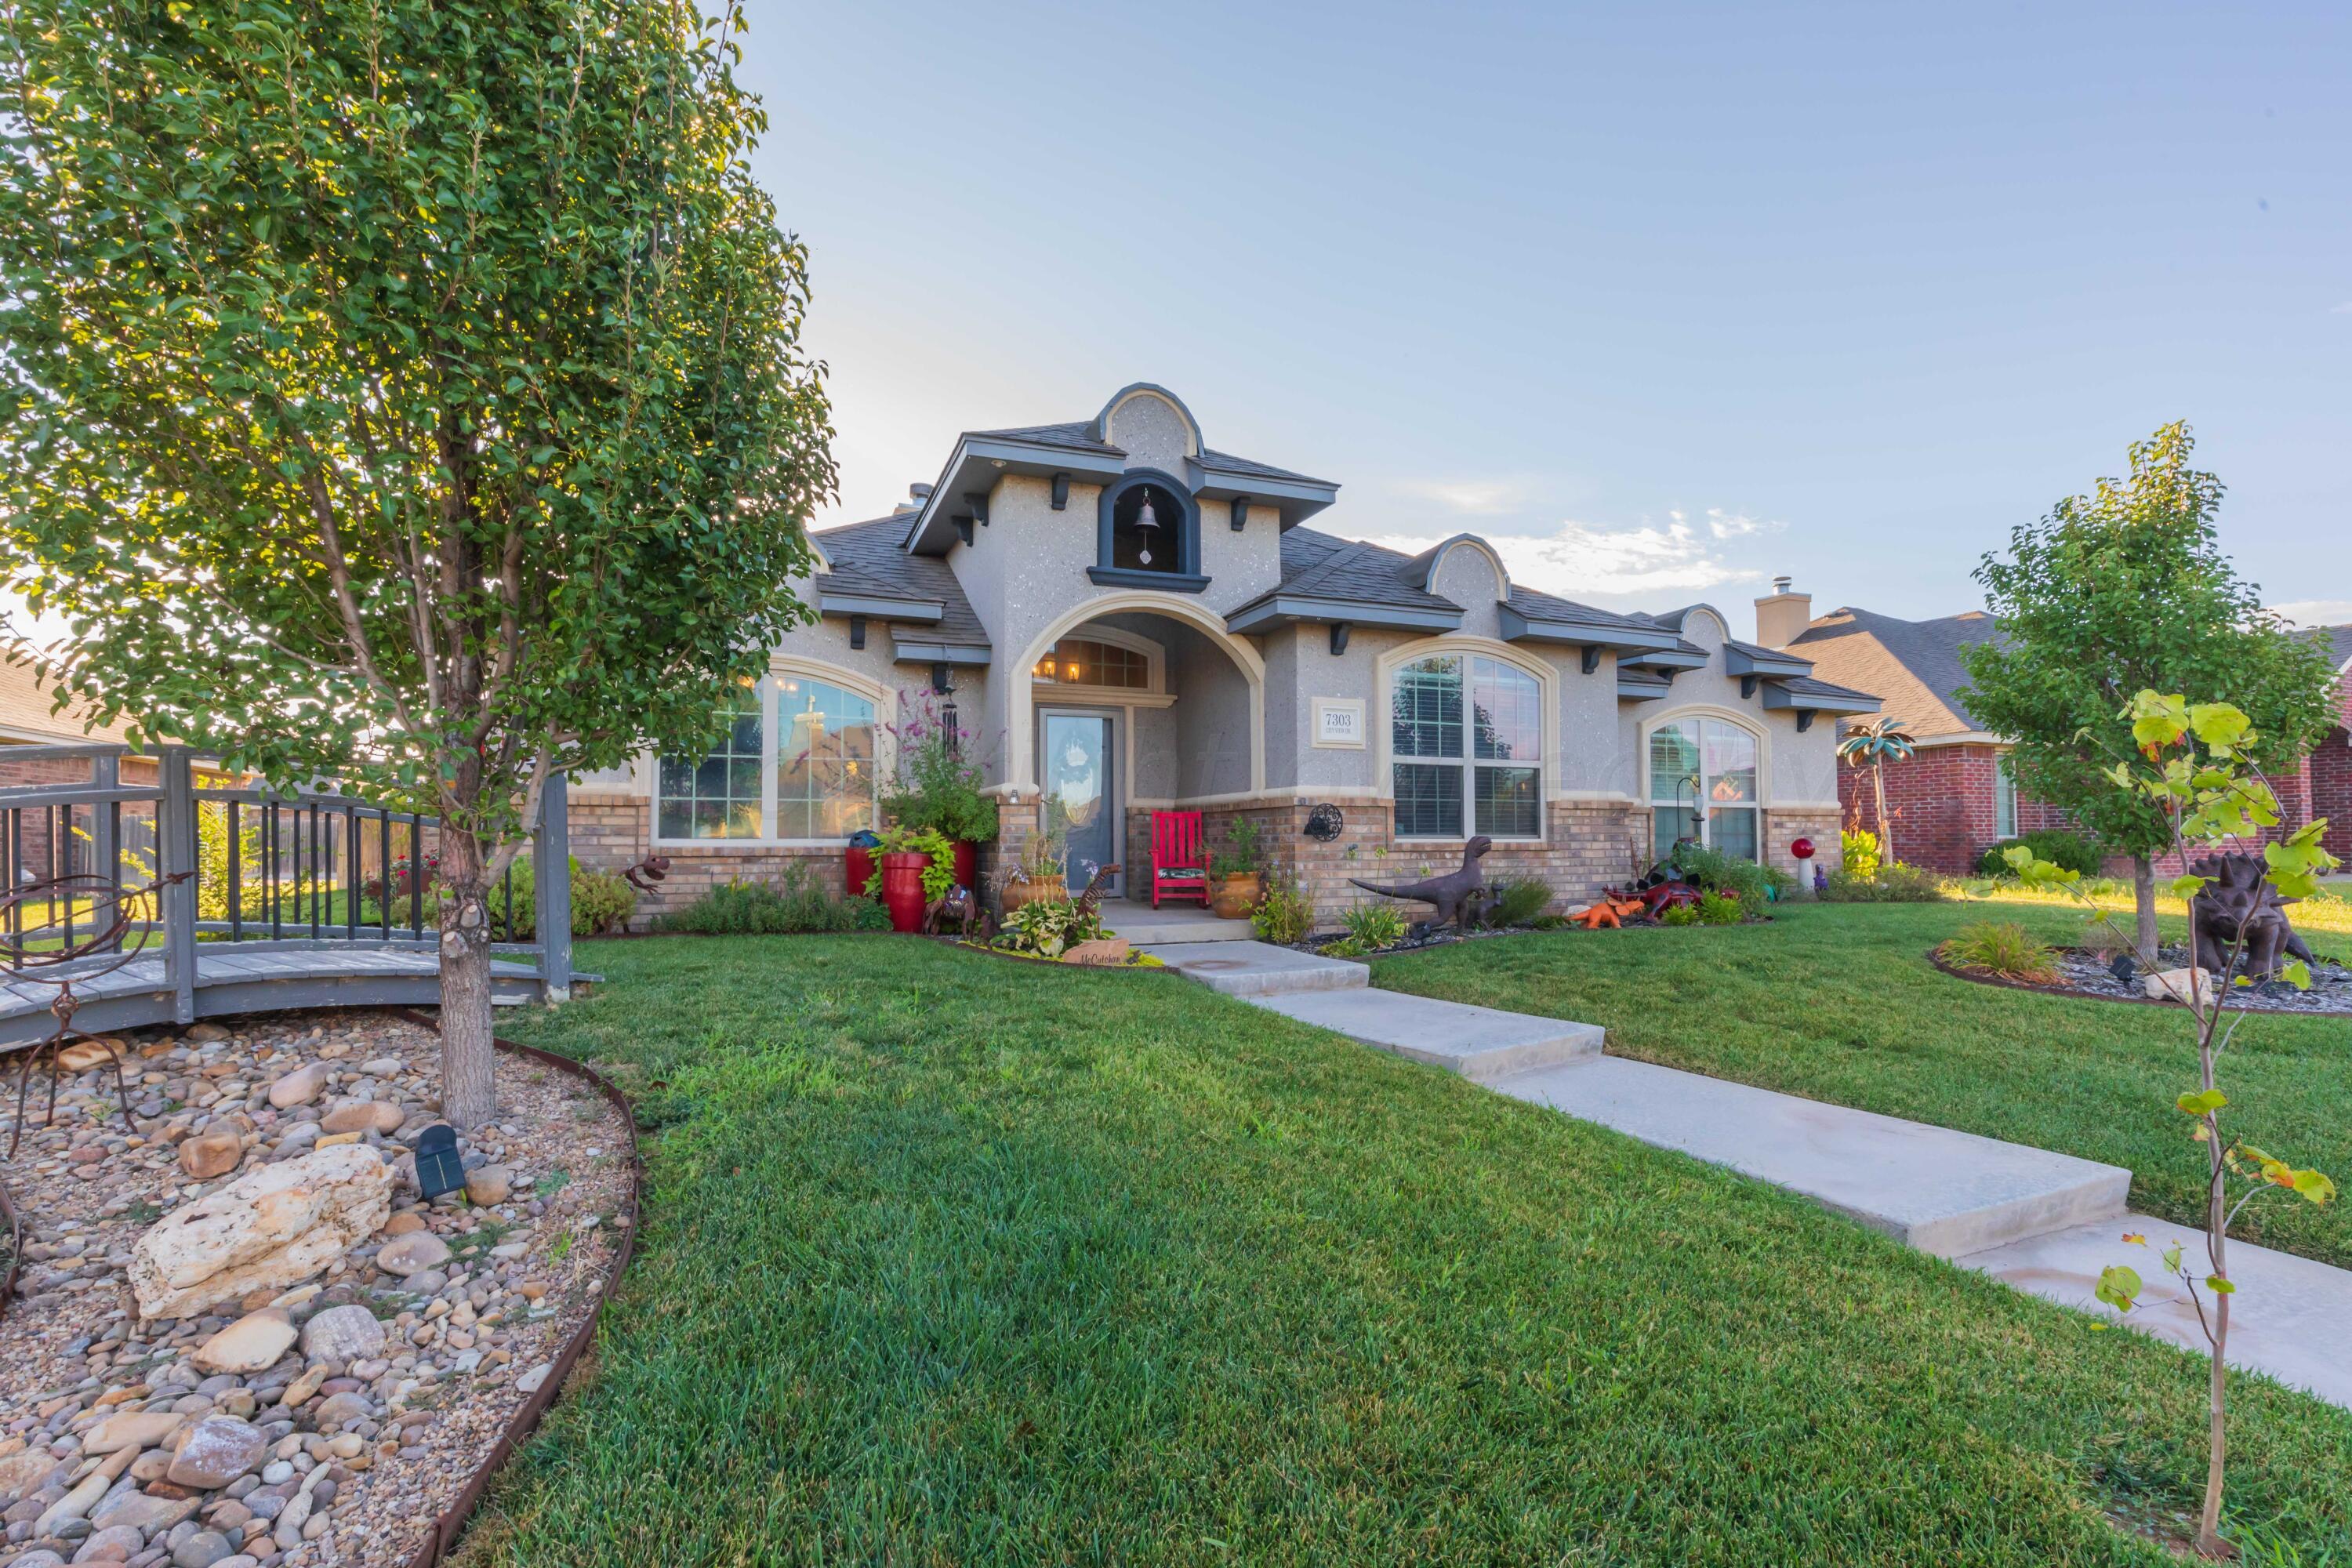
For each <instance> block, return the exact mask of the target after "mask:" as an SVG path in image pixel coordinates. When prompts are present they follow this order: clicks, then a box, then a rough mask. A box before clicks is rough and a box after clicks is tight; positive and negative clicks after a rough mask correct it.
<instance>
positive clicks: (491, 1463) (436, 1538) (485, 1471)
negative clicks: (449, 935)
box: [390, 1007, 646, 1568]
mask: <svg viewBox="0 0 2352 1568" xmlns="http://www.w3.org/2000/svg"><path fill="white" fill-rule="evenodd" d="M390 1011H391V1013H392V1015H393V1016H394V1017H396V1018H403V1019H405V1020H407V1021H408V1022H409V1023H412V1024H415V1025H419V1026H423V1027H425V1028H428V1029H430V1030H432V1031H433V1032H434V1033H435V1034H436V1035H437V1034H439V1033H440V1032H441V1025H440V1021H439V1020H438V1019H436V1018H434V1017H432V1016H429V1015H426V1014H424V1013H420V1012H416V1011H415V1010H414V1009H411V1008H407V1007H394V1008H392V1009H390ZM491 1042H492V1044H494V1045H496V1046H497V1047H498V1048H499V1049H500V1050H502V1051H507V1052H509V1053H511V1054H512V1055H515V1056H519V1057H522V1058H526V1059H528V1060H530V1061H535V1062H541V1063H543V1064H545V1065H546V1066H548V1067H551V1068H556V1069H558V1070H559V1071H562V1072H568V1073H571V1074H572V1075H574V1076H575V1077H579V1078H583V1079H587V1080H588V1081H589V1082H590V1083H592V1084H593V1085H595V1086H596V1089H597V1090H598V1091H599V1092H600V1093H602V1094H603V1095H604V1098H605V1099H606V1100H610V1101H611V1102H612V1104H613V1108H614V1110H618V1111H619V1112H620V1113H621V1125H622V1128H623V1130H624V1131H625V1132H626V1133H627V1135H628V1140H629V1195H628V1200H627V1203H628V1207H627V1210H626V1214H627V1223H626V1224H625V1225H616V1226H615V1228H617V1229H618V1230H619V1231H620V1232H621V1242H620V1246H619V1247H618V1248H617V1249H616V1250H615V1252H614V1257H613V1269H612V1272H611V1273H610V1274H608V1275H606V1276H605V1278H604V1283H603V1285H602V1286H600V1287H599V1288H598V1289H597V1291H596V1305H595V1306H594V1307H593V1309H591V1310H590V1311H589V1313H588V1316H587V1317H586V1318H584V1319H583V1320H582V1321H581V1323H580V1326H579V1327H578V1328H577V1329H574V1330H573V1331H572V1337H571V1338H570V1339H569V1340H567V1341H565V1342H564V1344H563V1348H562V1350H560V1351H558V1352H556V1355H555V1359H554V1360H553V1361H551V1362H550V1363H548V1369H547V1378H546V1381H544V1382H542V1383H541V1384H540V1385H539V1387H538V1388H537V1389H536V1390H534V1391H533V1392H532V1393H531V1394H529V1395H528V1396H526V1397H525V1398H524V1400H523V1402H522V1405H521V1407H520V1409H518V1410H517V1411H516V1412H515V1413H514V1414H513V1415H510V1416H509V1417H508V1418H507V1424H506V1429H505V1430H504V1431H502V1432H500V1433H499V1440H498V1442H497V1443H495V1444H493V1445H492V1446H491V1447H490V1451H489V1454H488V1457H487V1458H484V1459H483V1461H482V1462H481V1463H480V1464H479V1465H478V1466H476V1467H475V1469H474V1473H473V1474H472V1476H470V1477H469V1478H467V1481H466V1484H465V1486H464V1487H462V1488H460V1489H459V1490H458V1492H457V1500H456V1501H454V1502H452V1503H451V1504H450V1505H449V1506H448V1508H447V1509H446V1510H443V1511H442V1513H441V1515H440V1517H439V1518H437V1519H436V1520H435V1521H433V1527H432V1533H431V1534H430V1535H429V1536H427V1537H426V1538H425V1543H424V1544H423V1545H422V1546H420V1547H418V1548H417V1549H416V1552H415V1554H414V1555H412V1556H411V1557H410V1558H409V1559H408V1565H407V1568H436V1564H438V1563H440V1562H441V1561H442V1560H443V1559H444V1558H445V1557H446V1555H447V1554H448V1552H449V1551H450V1549H451V1548H453V1547H455V1546H456V1545H457V1538H458V1537H459V1536H460V1535H462V1534H464V1533H465V1529H466V1523H467V1521H468V1520H469V1519H471V1518H472V1517H473V1514H474V1510H475V1509H476V1508H477V1507H478V1506H479V1504H480V1503H481V1500H482V1494H483V1493H484V1492H485V1491H487V1490H488V1489H489V1484H490V1481H491V1479H492V1478H494V1477H495V1476H496V1475H497V1474H498V1473H499V1470H500V1469H502V1468H505V1465H506V1462H507V1461H508V1460H509V1458H513V1457H514V1453H515V1450H516V1449H518V1448H520V1447H522V1445H523V1442H524V1440H525V1439H527V1438H528V1437H530V1435H531V1433H532V1431H533V1430H534V1429H535V1428H537V1426H539V1420H540V1417H541V1416H542V1415H545V1414H547V1408H548V1406H549V1405H553V1404H554V1403H555V1401H556V1398H557V1396H558V1395H559V1394H562V1392H563V1384H564V1383H565V1381H566V1380H567V1379H569V1378H570V1377H571V1375H572V1368H573V1367H574V1366H576V1365H578V1364H579V1361H580V1358H581V1357H582V1356H583V1355H584V1354H586V1353H587V1351H588V1348H589V1346H590V1345H592V1344H593V1343H594V1342H595V1340H596V1324H597V1321H598V1320H600V1319H601V1318H602V1317H603V1316H604V1305H605V1303H606V1302H608V1301H610V1300H612V1299H613V1289H614V1286H616V1285H617V1284H619V1283H620V1279H621V1276H622V1275H623V1274H624V1273H625V1272H626V1271H627V1269H628V1267H629V1259H630V1258H633V1257H635V1254H636V1249H637V1216H638V1209H639V1206H640V1205H641V1204H642V1202H643V1201H644V1197H645V1189H646V1165H645V1157H644V1155H643V1154H642V1152H640V1151H639V1150H638V1148H637V1122H636V1117H635V1113H634V1112H633V1111H632V1110H630V1109H629V1101H628V1097H627V1096H625V1095H624V1094H623V1093H622V1092H621V1091H620V1089H617V1088H615V1087H614V1084H613V1081H612V1080H611V1079H608V1078H606V1077H605V1076H604V1074H602V1073H600V1072H598V1071H597V1070H596V1069H595V1068H592V1067H590V1066H589V1065H588V1064H587V1063H585V1062H580V1061H574V1060H572V1058H570V1057H565V1056H558V1055H557V1054H556V1053H555V1052H553V1051H547V1050H541V1048H540V1047H537V1046H526V1045H522V1044H520V1043H519V1042H517V1041H514V1040H509V1039H506V1038H503V1037H499V1036H492V1037H491Z"/></svg>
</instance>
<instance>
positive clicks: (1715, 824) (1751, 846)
mask: <svg viewBox="0 0 2352 1568" xmlns="http://www.w3.org/2000/svg"><path fill="white" fill-rule="evenodd" d="M1706 837H1707V841H1708V843H1709V844H1711V845H1712V846H1713V847H1715V848H1717V849H1719V850H1721V851H1723V853H1725V854H1726V855H1736V856H1738V858H1740V859H1742V860H1753V859H1755V858H1756V808H1755V807H1754V806H1751V805H1718V806H1715V807H1713V808H1711V809H1710V810H1709V811H1708V812H1707V814H1706Z"/></svg>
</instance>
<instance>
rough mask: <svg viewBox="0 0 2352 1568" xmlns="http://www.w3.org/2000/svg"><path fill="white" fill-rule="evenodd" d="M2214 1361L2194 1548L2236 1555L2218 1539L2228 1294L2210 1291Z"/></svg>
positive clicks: (2208, 1390) (2207, 1553) (2218, 1554)
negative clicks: (2202, 1506)
mask: <svg viewBox="0 0 2352 1568" xmlns="http://www.w3.org/2000/svg"><path fill="white" fill-rule="evenodd" d="M2212 1341H2213V1364H2212V1366H2211V1368H2210V1373H2209V1375H2210V1381H2209V1382H2208V1383H2207V1384H2206V1394H2205V1418H2206V1421H2207V1423H2208V1431H2207V1434H2206V1436H2207V1444H2206V1450H2205V1509H2204V1511H2203V1513H2202V1514H2201V1515H2200V1517H2199V1519H2198V1521H2197V1552H2198V1555H2200V1556H2201V1557H2235V1556H2236V1555H2237V1554H2238V1553H2237V1550H2236V1549H2235V1548H2234V1547H2232V1546H2231V1544H2230V1543H2229V1542H2226V1541H2224V1540H2222V1539H2221V1466H2222V1461H2223V1459H2224V1458H2226V1457H2227V1455H2228V1453H2229V1437H2228V1435H2227V1433H2226V1432H2225V1431H2224V1429H2223V1427H2222V1424H2221V1415H2222V1411H2223V1408H2224V1406H2223V1404H2222V1402H2223V1400H2224V1399H2225V1398H2227V1397H2228V1394H2229V1383H2228V1378H2229V1372H2230V1369H2229V1367H2228V1366H2227V1365H2226V1364H2225V1363H2223V1362H2222V1359H2221V1356H2222V1352H2224V1351H2225V1350H2227V1349H2228V1348H2229V1344H2230V1297H2229V1293H2228V1292H2227V1291H2221V1290H2217V1291H2215V1292H2214V1293H2213V1334H2212Z"/></svg>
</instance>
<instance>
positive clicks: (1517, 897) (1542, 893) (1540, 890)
mask: <svg viewBox="0 0 2352 1568" xmlns="http://www.w3.org/2000/svg"><path fill="white" fill-rule="evenodd" d="M1550 904H1551V884H1550V883H1549V882H1547V881H1544V880H1543V879H1540V878H1537V877H1523V878H1520V879H1517V880H1516V881H1510V882H1506V883H1504V884H1503V885H1502V886H1501V887H1500V888H1498V889H1496V890H1495V908H1494V910H1493V912H1492V913H1491V914H1490V915H1489V916H1488V917H1487V918H1488V921H1489V923H1491V924H1494V925H1498V926H1523V925H1532V924H1534V923H1535V921H1536V918H1537V917H1538V915H1540V914H1542V913H1543V912H1544V910H1546V909H1547V908H1549V906H1550Z"/></svg>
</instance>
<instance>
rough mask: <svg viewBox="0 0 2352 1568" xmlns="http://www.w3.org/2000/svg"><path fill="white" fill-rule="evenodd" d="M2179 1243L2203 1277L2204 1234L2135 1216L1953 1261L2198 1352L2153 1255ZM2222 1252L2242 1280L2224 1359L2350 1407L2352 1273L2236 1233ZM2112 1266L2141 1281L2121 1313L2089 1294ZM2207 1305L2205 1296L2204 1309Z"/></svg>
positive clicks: (2187, 1310) (2185, 1302) (2193, 1330)
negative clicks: (2140, 1240)
mask: <svg viewBox="0 0 2352 1568" xmlns="http://www.w3.org/2000/svg"><path fill="white" fill-rule="evenodd" d="M2126 1231H2132V1232H2135V1233H2137V1234H2138V1235H2141V1236H2145V1237H2147V1246H2146V1247H2134V1246H2132V1245H2131V1244H2130V1243H2129V1242H2126V1241H2125V1240H2124V1239H2123V1236H2124V1233H2125V1232H2126ZM2175 1241H2179V1242H2183V1243H2185V1244H2186V1250H2187V1255H2188V1257H2189V1259H2190V1260H2191V1261H2192V1262H2193V1263H2194V1264H2195V1265H2196V1270H2195V1272H2196V1273H2197V1275H2198V1276H2199V1277H2200V1279H2201V1278H2202V1277H2203V1276H2204V1274H2205V1272H2206V1269H2205V1243H2204V1237H2203V1233H2202V1232H2200V1231H2196V1230H2192V1229H2190V1228H2189V1227H2188V1226H2179V1225H2174V1224H2172V1223H2170V1222H2169V1221H2167V1220H2160V1219H2150V1218H2149V1217H2148V1216H2147V1215H2139V1214H2126V1215H2117V1216H2116V1217H2115V1218H2113V1219H2105V1220H2099V1221H2096V1222H2094V1223H2092V1224H2088V1225H2078V1226H2068V1227H2067V1228H2066V1229H2064V1230H2058V1231H2051V1232H2048V1233H2047V1234H2044V1235H2042V1236H2036V1237H2029V1238H2027V1239H2025V1240H2022V1241H2012V1242H2010V1243H2009V1244H2008V1245H2006V1246H2002V1247H1990V1248H1988V1249H1987V1250H1985V1251H1982V1252H1970V1253H1966V1254H1963V1255H1962V1256H1960V1257H1959V1258H1955V1259H1953V1261H1954V1262H1956V1263H1958V1264H1959V1265H1960V1266H1961V1267H1962V1268H1977V1269H1981V1270H1983V1271H1984V1272H1985V1273H1987V1274H1990V1275H1991V1276H1992V1277H1993V1278H1994V1279H1998V1280H2000V1282H2001V1283H2003V1284H2005V1285H2008V1286H2010V1287H2011V1288H2012V1289H2019V1290H2030V1291H2032V1293H2033V1294H2034V1295H2036V1296H2041V1297H2043V1298H2045V1299H2047V1300H2053V1301H2056V1302H2058V1303H2060V1304H2061V1305H2063V1306H2068V1307H2074V1308H2077V1309H2079V1310H2083V1311H2085V1312H2091V1313H2095V1314H2096V1315H2097V1316H2099V1317H2102V1318H2105V1319H2106V1320H2107V1321H2110V1322H2115V1321H2120V1322H2122V1323H2123V1324H2124V1325H2125V1326H2126V1328H2134V1329H2137V1330H2138V1331H2140V1332H2142V1333H2145V1334H2153V1335H2155V1336H2156V1337H2157V1338H2158V1339H2160V1340H2165V1341H2168V1342H2171V1343H2173V1344H2176V1345H2179V1346H2182V1347H2183V1348H2185V1349H2188V1350H2192V1351H2198V1352H2204V1351H2205V1350H2206V1349H2207V1348H2208V1347H2207V1345H2206V1343H2205V1335H2204V1332H2203V1331H2201V1330H2200V1329H2199V1327H2198V1326H2197V1309H2196V1308H2195V1307H2194V1306H2192V1305H2191V1304H2190V1302H2189V1292H2188V1291H2187V1289H2185V1288H2183V1287H2182V1285H2181V1283H2180V1281H2179V1280H2178V1279H2173V1278H2172V1277H2171V1276H2170V1275H2168V1274H2166V1273H2165V1272H2164V1271H2163V1265H2162V1264H2161V1263H2160V1262H2159V1261H2158V1259H2159V1258H2160V1257H2161V1255H2162V1253H2163V1251H2164V1249H2165V1248H2166V1247H2169V1246H2170V1245H2171V1244H2172V1243H2173V1242H2175ZM2228 1256H2229V1261H2230V1278H2231V1279H2233V1280H2234V1281H2236V1283H2237V1286H2238V1292H2237V1294H2236V1295H2234V1296H2232V1297H2231V1298H2230V1364H2231V1366H2234V1367H2242V1368H2243V1369H2245V1370H2246V1371H2248V1372H2259V1373H2266V1374H2268V1375H2269V1376H2272V1377H2274V1378H2277V1379H2278V1380H2279V1381H2280V1382H2281V1383H2284V1384H2287V1385H2288V1386H2289V1387H2292V1388H2301V1389H2305V1390H2307V1391H2309V1392H2310V1393H2313V1394H2317V1395H2318V1396H2319V1397H2320V1398H2322V1399H2325V1400H2326V1401H2327V1402H2328V1403H2329V1404H2331V1405H2345V1406H2347V1407H2352V1356H2347V1355H2346V1354H2345V1353H2344V1346H2345V1344H2346V1343H2347V1342H2352V1271H2347V1270H2346V1269H2342V1268H2334V1267H2332V1266H2330V1265H2328V1264H2325V1263H2315V1262H2314V1261H2313V1260H2312V1259H2310V1258H2297V1257H2295V1256H2294V1254H2293V1253H2288V1252H2276V1251H2273V1250H2272V1249H2271V1248H2269V1247H2256V1246H2254V1245H2253V1244H2252V1242H2246V1241H2239V1240H2236V1239H2234V1238H2233V1239H2232V1240H2231V1243H2230V1251H2229V1254H2228ZM2111 1263H2126V1264H2129V1265H2130V1266H2131V1267H2132V1268H2136V1269H2137V1270H2138V1271H2139V1277H2140V1279H2141V1280H2142V1281H2143V1282H2144V1288H2143V1289H2142V1290H2141V1292H2140V1298H2139V1303H2140V1304H2139V1305H2138V1306H2137V1307H2135V1308H2133V1309H2132V1310H2131V1311H2130V1312H2129V1313H2127V1314H2118V1313H2117V1312H2116V1310H2115V1309H2114V1308H2113V1307H2109V1306H2107V1305H2105V1303H2103V1302H2101V1301H2100V1300H2098V1298H2097V1297H2096V1296H2095V1294H2093V1292H2094V1290H2095V1289H2096V1287H2097V1285H2098V1282H2099V1270H2101V1269H2102V1268H2106V1267H2107V1266H2108V1265H2109V1264H2111ZM2212 1301H2213V1298H2212V1297H2211V1295H2210V1294H2208V1295H2207V1296H2206V1298H2205V1302H2206V1307H2207V1309H2208V1310H2210V1309H2211V1306H2212Z"/></svg>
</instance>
